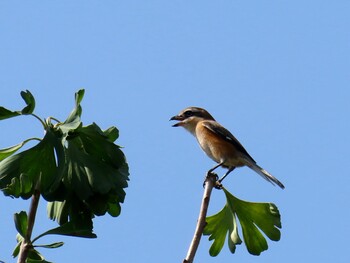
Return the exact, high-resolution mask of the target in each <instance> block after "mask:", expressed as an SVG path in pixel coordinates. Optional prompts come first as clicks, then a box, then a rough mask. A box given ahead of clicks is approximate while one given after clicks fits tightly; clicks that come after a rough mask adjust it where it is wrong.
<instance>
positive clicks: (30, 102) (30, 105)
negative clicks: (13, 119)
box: [21, 90, 35, 115]
mask: <svg viewBox="0 0 350 263" xmlns="http://www.w3.org/2000/svg"><path fill="white" fill-rule="evenodd" d="M21 96H22V98H23V100H24V101H25V103H26V104H27V106H26V107H24V108H23V109H22V111H21V114H23V115H26V114H32V113H33V111H34V108H35V99H34V97H33V95H32V93H30V91H29V90H26V91H21Z"/></svg>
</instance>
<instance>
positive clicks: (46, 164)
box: [0, 130, 63, 199]
mask: <svg viewBox="0 0 350 263" xmlns="http://www.w3.org/2000/svg"><path fill="white" fill-rule="evenodd" d="M57 144H58V145H59V142H58V141H57V138H56V137H55V135H54V134H53V133H52V132H50V130H48V131H47V132H46V134H45V137H44V138H43V140H42V141H40V142H39V143H38V144H37V145H35V146H34V147H32V148H30V149H28V150H26V151H23V152H21V153H18V154H15V155H11V156H9V157H7V158H6V159H4V160H2V161H1V162H0V189H1V190H2V191H3V192H4V194H5V195H10V196H13V197H16V198H18V197H22V198H24V199H28V198H29V197H30V196H31V195H32V194H33V192H34V190H35V188H36V187H38V188H39V190H40V192H41V194H42V195H43V197H45V196H46V195H47V194H50V193H51V191H52V190H53V189H52V187H53V185H55V184H56V185H57V180H60V174H58V171H59V169H58V167H57V165H56V155H55V149H56V153H57V152H58V151H57V148H55V147H54V146H56V145H57ZM61 147H63V146H62V145H61ZM58 163H59V164H60V160H58ZM55 187H58V186H55Z"/></svg>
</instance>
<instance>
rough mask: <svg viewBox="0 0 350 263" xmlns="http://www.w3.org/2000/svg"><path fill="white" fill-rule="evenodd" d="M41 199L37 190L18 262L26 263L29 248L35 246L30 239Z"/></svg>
mask: <svg viewBox="0 0 350 263" xmlns="http://www.w3.org/2000/svg"><path fill="white" fill-rule="evenodd" d="M39 200H40V191H39V190H35V191H34V193H33V195H32V201H31V204H30V208H29V214H28V226H27V234H26V236H25V237H24V240H23V242H22V244H21V248H20V252H19V256H18V261H17V263H25V262H26V259H27V257H28V252H29V250H30V249H31V248H33V245H32V242H31V240H30V239H31V238H32V232H33V227H34V222H35V216H36V211H37V209H38V205H39Z"/></svg>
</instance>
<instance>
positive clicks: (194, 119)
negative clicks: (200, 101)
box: [170, 107, 214, 133]
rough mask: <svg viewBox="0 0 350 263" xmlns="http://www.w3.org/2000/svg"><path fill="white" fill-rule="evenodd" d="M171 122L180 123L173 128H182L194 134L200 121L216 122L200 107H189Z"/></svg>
mask: <svg viewBox="0 0 350 263" xmlns="http://www.w3.org/2000/svg"><path fill="white" fill-rule="evenodd" d="M170 120H171V121H173V120H176V121H179V122H177V123H175V124H174V125H173V127H179V126H182V127H184V128H185V129H186V130H188V131H190V132H191V133H194V131H195V129H196V125H197V123H198V122H199V121H203V120H214V118H213V116H211V115H210V113H209V112H207V111H206V110H205V109H203V108H199V107H188V108H186V109H184V110H182V111H180V113H179V114H178V115H175V116H173V117H171V118H170Z"/></svg>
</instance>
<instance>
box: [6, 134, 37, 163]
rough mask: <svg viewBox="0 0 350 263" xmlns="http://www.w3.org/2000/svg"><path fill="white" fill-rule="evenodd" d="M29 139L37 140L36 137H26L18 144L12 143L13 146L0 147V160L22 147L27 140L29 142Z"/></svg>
mask: <svg viewBox="0 0 350 263" xmlns="http://www.w3.org/2000/svg"><path fill="white" fill-rule="evenodd" d="M31 140H38V139H37V138H30V139H27V140H25V141H23V142H21V143H19V144H16V145H14V146H11V147H8V148H4V149H0V161H2V160H3V159H5V158H6V157H8V156H11V155H12V154H14V153H15V152H17V151H18V150H19V149H21V148H22V147H23V145H25V144H26V143H27V142H29V141H31Z"/></svg>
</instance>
